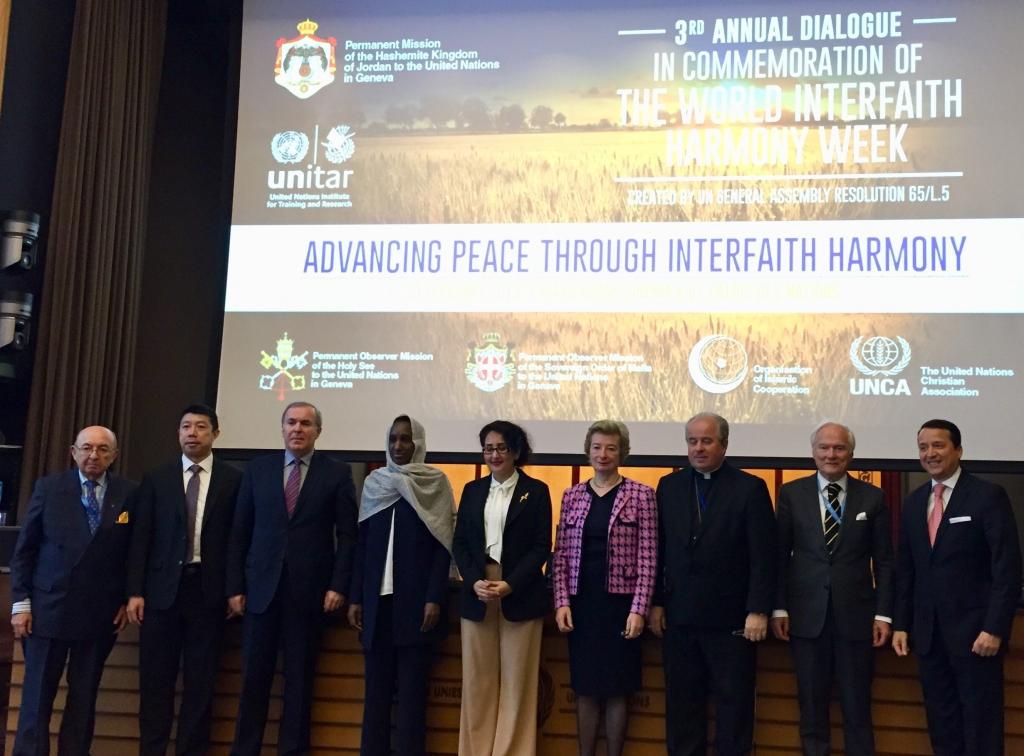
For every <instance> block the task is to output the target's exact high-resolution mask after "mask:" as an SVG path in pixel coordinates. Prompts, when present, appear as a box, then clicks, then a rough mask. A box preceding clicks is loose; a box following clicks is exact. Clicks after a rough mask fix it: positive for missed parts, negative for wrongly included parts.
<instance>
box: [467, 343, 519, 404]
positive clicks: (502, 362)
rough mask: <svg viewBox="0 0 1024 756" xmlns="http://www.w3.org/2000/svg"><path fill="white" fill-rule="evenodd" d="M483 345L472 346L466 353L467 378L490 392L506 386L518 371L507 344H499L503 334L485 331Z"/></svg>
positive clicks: (479, 387)
mask: <svg viewBox="0 0 1024 756" xmlns="http://www.w3.org/2000/svg"><path fill="white" fill-rule="evenodd" d="M483 340H484V345H483V346H479V347H478V346H470V348H469V350H468V351H467V353H466V378H468V379H469V382H470V383H472V384H473V385H474V386H476V387H477V388H478V389H480V390H481V391H486V392H488V393H490V392H493V391H497V390H498V389H500V388H502V387H504V386H506V385H507V384H508V383H509V382H510V381H511V380H512V376H513V375H515V372H516V363H515V356H514V355H513V353H512V351H511V350H510V349H509V347H507V346H499V343H500V342H501V334H500V333H495V332H493V331H492V332H490V333H485V334H484V337H483Z"/></svg>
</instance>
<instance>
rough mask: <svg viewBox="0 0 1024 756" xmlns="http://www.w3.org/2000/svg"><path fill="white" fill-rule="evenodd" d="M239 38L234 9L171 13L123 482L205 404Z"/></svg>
mask: <svg viewBox="0 0 1024 756" xmlns="http://www.w3.org/2000/svg"><path fill="white" fill-rule="evenodd" d="M240 38H241V0H202V1H201V2H197V1H196V0H191V1H188V0H177V1H173V0H172V2H171V3H170V6H169V8H168V19H167V41H166V51H165V59H164V69H163V81H162V84H161V89H160V103H159V110H158V114H157V132H156V141H155V144H154V151H153V154H154V163H153V171H152V185H153V189H152V192H151V193H150V199H149V227H148V232H147V233H148V240H147V245H146V260H145V267H144V270H143V280H142V303H143V307H142V315H141V321H140V323H139V345H138V355H137V370H136V373H135V382H134V386H135V389H134V396H133V398H132V406H133V419H132V435H131V449H129V450H126V451H127V452H128V454H127V456H126V458H125V459H124V460H123V464H122V472H123V473H124V474H126V475H128V476H129V477H135V478H138V477H139V476H140V475H141V474H142V472H143V471H145V470H147V469H149V468H151V467H153V466H154V465H156V464H157V463H159V462H160V461H163V460H166V459H167V457H168V455H173V454H174V453H175V452H178V445H177V435H176V432H175V429H176V427H177V421H178V414H177V413H178V412H179V411H180V410H181V408H182V407H185V406H187V405H188V404H191V403H193V402H196V401H205V402H207V403H210V404H213V402H214V399H215V389H216V384H217V364H218V360H219V352H220V331H221V322H222V319H223V318H222V316H223V313H222V309H223V302H224V279H225V277H226V273H227V247H228V236H229V231H230V220H231V190H232V168H233V165H234V150H235V140H234V133H235V122H236V117H235V113H236V103H237V97H238V69H237V64H238V57H239V56H238V45H239V42H240ZM272 64H273V61H271V63H270V64H268V65H272ZM179 453H180V452H179Z"/></svg>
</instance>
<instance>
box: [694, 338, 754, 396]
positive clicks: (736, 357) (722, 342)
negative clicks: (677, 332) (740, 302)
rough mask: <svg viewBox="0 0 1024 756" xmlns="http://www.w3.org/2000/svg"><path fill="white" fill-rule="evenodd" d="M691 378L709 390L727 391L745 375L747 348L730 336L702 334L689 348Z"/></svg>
mask: <svg viewBox="0 0 1024 756" xmlns="http://www.w3.org/2000/svg"><path fill="white" fill-rule="evenodd" d="M688 365H689V368H690V377H691V378H693V382H694V383H696V384H697V385H698V386H700V387H701V388H702V389H704V390H705V391H707V392H708V393H710V394H726V393H728V392H730V391H732V390H733V389H735V388H736V387H737V386H739V385H740V384H741V383H743V379H744V378H746V377H747V369H748V364H747V350H746V348H745V347H744V346H743V344H741V343H740V342H739V341H737V340H736V339H734V338H732V337H731V336H723V335H722V334H719V333H714V334H711V335H710V336H705V337H704V338H702V339H701V340H700V341H698V342H697V343H696V344H694V345H693V349H691V350H690V359H689V362H688Z"/></svg>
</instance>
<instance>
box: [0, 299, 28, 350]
mask: <svg viewBox="0 0 1024 756" xmlns="http://www.w3.org/2000/svg"><path fill="white" fill-rule="evenodd" d="M31 319H32V295H31V294H28V293H26V292H20V291H5V292H0V349H3V348H4V347H6V346H11V347H12V348H14V349H24V348H25V347H26V346H28V342H29V321H30V320H31Z"/></svg>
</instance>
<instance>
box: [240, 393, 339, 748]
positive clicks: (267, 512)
mask: <svg viewBox="0 0 1024 756" xmlns="http://www.w3.org/2000/svg"><path fill="white" fill-rule="evenodd" d="M322 429H323V420H322V417H321V415H320V410H318V409H317V408H316V407H314V406H313V405H312V404H309V403H308V402H292V403H291V404H289V405H288V406H287V407H285V410H284V414H283V415H282V417H281V435H282V436H283V437H284V444H285V451H284V454H282V453H281V452H275V453H273V454H268V455H266V456H263V457H258V458H256V459H254V460H253V461H252V462H250V463H249V465H248V466H247V467H246V469H245V474H244V475H243V476H242V485H241V487H240V488H239V491H238V501H237V503H236V505H235V517H234V522H233V523H232V527H231V537H230V539H229V542H228V572H227V591H228V596H229V598H228V604H229V606H230V608H231V611H232V612H233V613H235V614H244V615H245V626H244V631H243V633H244V636H243V651H242V653H243V670H242V697H241V700H240V701H239V704H238V721H237V723H236V727H235V742H234V745H233V746H232V748H231V753H232V754H246V755H248V756H256V754H259V753H260V751H261V748H262V745H263V729H264V726H265V725H266V721H267V708H268V705H269V702H270V687H271V683H272V682H273V679H274V666H275V664H276V661H277V652H278V648H279V647H280V648H281V649H282V657H283V668H284V707H283V710H282V712H281V726H280V729H279V734H278V738H277V752H278V753H279V754H300V753H308V752H309V750H310V744H309V725H310V709H311V706H312V700H313V672H314V669H315V666H316V658H317V655H318V653H319V651H320V633H321V629H322V626H323V616H324V613H326V612H333V611H337V610H338V609H340V608H341V605H342V604H343V603H344V601H345V595H344V594H345V593H346V592H347V591H348V584H349V581H350V580H351V577H352V557H353V555H354V550H355V543H356V498H355V488H354V486H353V485H352V473H351V471H350V470H349V467H348V465H347V464H345V463H344V462H336V461H334V460H332V459H331V458H329V457H328V456H327V455H325V454H324V453H323V452H318V451H314V447H315V445H316V440H317V439H318V438H319V437H320V432H321V430H322Z"/></svg>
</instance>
